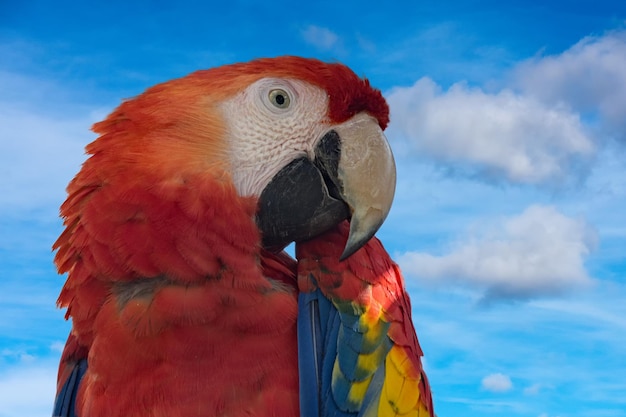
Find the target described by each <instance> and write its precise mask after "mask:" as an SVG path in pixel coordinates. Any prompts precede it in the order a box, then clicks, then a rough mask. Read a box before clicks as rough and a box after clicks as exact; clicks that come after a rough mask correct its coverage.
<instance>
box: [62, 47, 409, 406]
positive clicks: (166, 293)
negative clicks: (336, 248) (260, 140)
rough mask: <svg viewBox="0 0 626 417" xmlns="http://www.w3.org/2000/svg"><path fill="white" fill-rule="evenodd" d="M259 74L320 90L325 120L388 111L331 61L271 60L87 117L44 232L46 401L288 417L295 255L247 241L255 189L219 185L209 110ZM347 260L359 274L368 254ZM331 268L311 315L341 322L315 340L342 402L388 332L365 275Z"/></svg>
mask: <svg viewBox="0 0 626 417" xmlns="http://www.w3.org/2000/svg"><path fill="white" fill-rule="evenodd" d="M263 77H283V78H288V79H298V80H302V81H306V82H308V83H310V84H312V85H314V86H317V87H320V88H322V89H324V90H325V91H326V92H327V94H328V111H327V115H326V118H325V119H324V120H323V121H322V123H324V124H328V126H330V125H332V124H333V123H341V122H343V121H346V120H348V119H349V118H351V117H352V116H354V115H355V114H357V113H359V112H367V113H369V114H370V115H372V116H373V117H375V118H376V119H377V120H378V124H379V125H380V127H381V128H382V129H384V128H385V127H386V125H387V123H388V121H389V115H388V107H387V104H386V103H385V100H384V98H383V97H382V94H381V93H380V92H379V91H378V90H375V89H373V88H371V86H370V85H369V83H368V81H367V80H365V79H361V78H359V77H357V76H356V75H355V74H354V73H353V72H352V71H350V70H349V69H348V68H347V67H345V66H343V65H340V64H325V63H322V62H320V61H316V60H309V59H303V58H296V57H282V58H276V59H261V60H256V61H252V62H250V63H246V64H235V65H229V66H224V67H219V68H214V69H210V70H205V71H198V72H196V73H193V74H190V75H189V76H187V77H184V78H181V79H177V80H172V81H169V82H166V83H163V84H159V85H157V86H154V87H152V88H150V89H148V90H147V91H146V92H144V93H143V94H141V95H140V96H138V97H136V98H133V99H130V100H127V101H125V102H124V103H122V104H121V105H120V106H119V107H118V108H117V109H116V110H115V111H114V112H113V113H112V114H111V115H109V116H108V117H107V118H106V119H105V120H104V121H102V122H100V123H97V124H95V125H94V127H93V130H94V131H95V132H96V133H97V134H98V135H99V137H98V139H97V140H96V141H94V142H93V143H91V144H89V145H88V146H87V148H86V149H87V153H88V154H89V155H90V156H89V158H88V159H87V161H86V162H85V163H84V164H83V167H82V169H81V170H80V172H79V173H78V175H77V176H76V177H75V178H74V179H73V180H72V181H71V182H70V184H69V186H68V189H67V191H68V198H67V200H66V201H65V202H64V203H63V205H62V206H61V215H62V217H63V218H64V225H65V230H64V231H63V233H62V234H61V235H60V236H59V238H58V240H57V241H56V243H55V244H54V249H55V250H56V256H55V263H56V265H57V269H58V271H59V273H61V274H65V273H66V274H67V281H66V282H65V285H64V286H63V289H62V291H61V294H60V295H59V299H58V305H59V306H60V307H63V308H66V309H67V313H66V317H67V318H71V319H72V332H71V334H70V336H69V338H68V342H67V344H66V347H65V351H64V353H63V357H62V360H61V364H60V368H59V379H58V391H57V392H58V398H57V404H56V406H55V413H59V414H60V415H63V416H72V417H74V413H75V414H76V415H77V416H78V417H81V416H90V417H98V416H111V417H115V416H129V415H131V416H132V415H151V416H167V417H176V416H181V417H182V416H185V417H187V416H189V417H193V416H206V415H215V416H218V415H219V416H231V417H237V416H263V417H265V416H276V417H283V416H284V417H293V416H297V415H299V396H300V393H299V381H298V351H297V348H296V346H297V335H296V320H297V315H298V309H299V306H298V289H297V285H296V271H295V269H296V265H295V262H294V261H293V260H291V259H289V258H288V257H287V256H286V255H284V254H272V253H269V252H266V251H265V250H263V249H262V248H261V237H260V232H259V230H258V228H257V226H256V224H255V215H256V210H257V200H256V198H255V197H242V196H240V195H239V194H238V191H237V190H236V187H235V186H234V184H233V181H232V170H233V169H234V168H233V167H232V166H231V164H230V161H229V155H230V153H229V152H230V148H229V144H228V143H226V140H227V138H228V134H227V133H228V132H227V123H226V122H225V115H224V114H222V112H221V110H220V107H219V104H220V103H221V102H223V101H224V100H226V99H228V98H229V97H232V96H233V95H235V94H237V93H239V92H241V91H243V90H244V89H245V88H246V87H247V86H249V85H250V84H251V83H253V82H255V81H257V80H259V79H261V78H263ZM233 117H235V116H233ZM324 126H325V127H326V125H324ZM333 256H334V255H333ZM337 257H338V256H337ZM333 267H334V265H333ZM351 268H352V269H351V271H352V272H351V273H352V274H355V276H358V277H361V275H360V272H362V271H360V269H359V268H361V269H364V270H365V271H369V268H370V266H369V265H364V266H360V265H356V264H354V265H352V267H351ZM367 276H369V275H367V273H366V274H365V275H363V277H367ZM335 278H336V279H337V280H338V281H337V284H338V285H337V289H338V291H339V292H338V293H337V297H335V300H334V301H336V302H337V304H336V305H335V304H332V305H331V304H328V307H332V309H328V311H329V313H328V317H326V318H327V319H328V320H332V321H333V323H345V326H344V327H345V328H341V329H340V328H339V327H336V328H335V327H333V326H331V327H329V328H330V329H331V330H332V331H331V332H329V333H328V336H327V337H329V338H330V340H337V339H338V338H340V339H341V341H342V343H344V342H345V346H346V348H345V349H344V348H342V349H340V350H339V352H338V353H339V354H340V356H341V360H340V361H339V362H337V366H338V367H339V368H338V369H339V370H338V371H337V372H334V371H333V369H334V368H333V366H334V362H333V363H330V365H329V366H330V367H329V368H325V369H324V372H326V374H328V375H329V379H328V381H331V380H332V381H334V382H332V385H333V387H335V388H329V389H333V390H334V391H336V392H337V393H341V396H342V399H341V400H340V402H341V404H342V406H343V407H348V408H349V409H356V408H358V406H359V404H362V403H363V401H364V400H363V398H364V397H365V398H369V397H368V396H370V395H371V392H372V390H371V389H370V388H369V387H372V386H375V385H376V384H382V383H383V379H381V376H382V374H381V373H380V369H381V368H380V366H379V365H378V364H379V363H380V362H381V361H382V360H385V359H384V358H388V357H389V352H390V349H393V346H395V345H393V344H391V343H390V342H389V338H388V337H387V336H386V335H387V334H395V333H394V332H399V334H401V333H402V332H401V330H402V329H395V328H394V322H393V320H391V321H384V320H383V321H384V323H383V322H382V321H381V320H380V317H382V316H381V314H383V310H382V306H379V305H378V304H376V303H370V302H369V301H367V299H366V298H367V297H370V298H372V299H376V300H379V299H380V298H377V297H378V295H377V294H376V291H378V289H377V288H378V287H377V286H376V285H370V284H372V283H369V282H367V278H365V279H366V281H362V278H359V279H361V280H359V279H352V277H350V278H345V277H342V276H341V274H339V275H337V276H336V277H332V279H335ZM327 284H328V285H330V286H332V282H329V283H327ZM327 284H326V283H325V284H324V288H323V290H324V291H326V286H327ZM368 286H371V288H372V291H371V294H369V295H367V294H365V293H367V291H365V293H364V292H363V291H362V290H363V289H364V288H365V289H367V288H368ZM308 293H311V292H308ZM352 296H356V297H357V298H349V297H352ZM358 297H361V298H362V299H359V298H358ZM320 300H322V299H321V298H320ZM349 300H358V301H355V302H354V303H352V302H349ZM341 302H345V304H344V305H340V303H341ZM370 305H371V306H373V307H368V306H370ZM337 306H339V307H341V308H339V307H337ZM363 307H368V308H367V309H365V310H359V309H362V308H363ZM353 308H357V310H351V309H353ZM384 314H385V316H384V317H385V320H386V319H387V317H392V315H390V314H391V313H388V312H384ZM386 323H388V324H386ZM324 326H326V324H325V325H324ZM346 326H347V327H346ZM353 326H356V328H358V329H366V330H360V331H355V330H354V328H353ZM340 330H341V332H339V331H340ZM392 341H394V342H395V340H393V339H392ZM324 343H325V345H324V346H326V345H327V343H326V342H324ZM342 346H344V345H343V344H342ZM385 355H386V356H385ZM399 361H400V362H399V364H400V365H399V366H400V368H399V369H400V371H401V372H406V369H405V368H403V366H404V362H402V358H400V359H399ZM325 366H326V365H325ZM411 369H412V368H411ZM303 371H304V370H303V369H301V370H300V372H303ZM331 375H336V380H335V379H331V377H330V376H331ZM329 383H330V382H329ZM385 383H386V382H385ZM381 386H382V385H381ZM380 392H381V391H380V390H377V391H376V395H377V398H378V397H379V396H380V395H381V394H380ZM338 395H339V394H338Z"/></svg>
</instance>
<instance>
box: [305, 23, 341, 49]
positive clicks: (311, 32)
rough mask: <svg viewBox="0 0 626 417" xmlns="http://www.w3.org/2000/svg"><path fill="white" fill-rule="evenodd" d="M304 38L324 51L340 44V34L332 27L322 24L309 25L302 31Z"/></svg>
mask: <svg viewBox="0 0 626 417" xmlns="http://www.w3.org/2000/svg"><path fill="white" fill-rule="evenodd" d="M302 37H303V38H304V40H305V41H306V42H307V43H309V44H311V45H313V46H315V47H316V48H319V49H321V50H324V51H329V50H331V49H333V48H335V47H337V46H338V45H339V36H337V34H336V33H335V32H333V31H331V30H330V29H327V28H325V27H321V26H315V25H309V26H307V27H306V29H304V30H303V31H302Z"/></svg>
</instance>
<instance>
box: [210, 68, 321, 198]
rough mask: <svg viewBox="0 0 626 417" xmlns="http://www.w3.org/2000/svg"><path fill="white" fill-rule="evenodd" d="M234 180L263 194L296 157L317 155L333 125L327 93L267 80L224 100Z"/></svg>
mask: <svg viewBox="0 0 626 417" xmlns="http://www.w3.org/2000/svg"><path fill="white" fill-rule="evenodd" d="M221 109H222V112H223V116H224V120H225V121H226V125H227V135H228V137H227V138H226V140H227V141H228V143H229V144H230V163H231V168H232V169H231V172H232V176H233V181H234V183H235V186H236V187H237V190H238V191H239V194H240V195H242V196H259V195H260V194H261V192H262V191H263V189H264V188H265V187H266V186H267V184H268V183H269V182H270V180H271V179H272V178H273V177H274V175H276V174H277V173H278V171H280V170H281V169H282V168H283V167H284V166H286V165H287V164H289V163H290V162H291V161H293V160H294V159H297V158H300V157H303V156H305V157H309V158H311V159H313V155H314V153H313V148H314V147H315V144H316V142H317V140H318V139H319V138H320V137H321V136H322V135H323V134H324V133H326V131H327V130H328V129H329V125H328V121H327V120H326V114H327V109H328V96H327V94H326V92H325V91H324V90H322V89H321V88H318V87H315V86H313V85H311V84H308V83H306V82H303V81H300V80H292V79H281V78H263V79H260V80H258V81H256V82H255V83H253V84H251V85H250V86H249V87H248V88H246V89H245V90H243V91H242V92H240V93H239V94H237V95H236V96H234V97H232V98H231V99H229V100H226V101H224V102H223V103H222V104H221Z"/></svg>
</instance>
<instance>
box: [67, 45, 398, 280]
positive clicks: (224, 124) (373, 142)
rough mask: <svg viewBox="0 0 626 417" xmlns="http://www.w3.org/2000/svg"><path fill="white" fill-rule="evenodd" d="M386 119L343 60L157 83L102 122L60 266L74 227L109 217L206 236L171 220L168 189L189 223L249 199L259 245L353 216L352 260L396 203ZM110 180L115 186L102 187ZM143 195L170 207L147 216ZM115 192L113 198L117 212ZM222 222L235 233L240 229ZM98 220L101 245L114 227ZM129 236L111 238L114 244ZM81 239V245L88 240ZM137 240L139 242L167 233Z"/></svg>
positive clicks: (252, 67) (75, 188) (246, 67)
mask: <svg viewBox="0 0 626 417" xmlns="http://www.w3.org/2000/svg"><path fill="white" fill-rule="evenodd" d="M388 121H389V110H388V106H387V104H386V102H385V100H384V98H383V96H382V95H381V93H380V91H378V90H376V89H374V88H372V87H371V86H370V85H369V82H368V81H367V80H365V79H361V78H359V77H358V76H356V75H355V74H354V73H353V72H352V71H351V70H350V69H348V68H347V67H345V66H344V65H341V64H338V63H332V64H329V63H323V62H320V61H317V60H312V59H304V58H297V57H279V58H273V59H260V60H255V61H252V62H248V63H242V64H235V65H228V66H223V67H218V68H214V69H209V70H204V71H198V72H195V73H193V74H190V75H188V76H186V77H183V78H180V79H176V80H171V81H168V82H166V83H163V84H159V85H156V86H154V87H152V88H150V89H148V90H147V91H146V92H144V93H143V94H141V95H140V96H138V97H136V98H133V99H130V100H127V101H125V102H124V103H122V105H120V107H118V108H117V109H116V110H115V111H114V112H113V113H112V114H111V115H110V116H109V117H108V118H107V119H106V120H104V121H102V122H100V123H97V124H96V125H95V126H94V131H95V132H96V133H98V134H99V135H100V137H99V138H98V139H97V140H96V141H94V142H93V143H92V144H90V145H89V146H88V147H87V152H88V153H90V154H91V157H90V158H89V160H87V162H86V163H85V164H84V166H83V169H82V170H81V172H80V173H79V174H78V175H77V177H76V178H75V179H74V180H73V182H72V183H71V184H70V186H69V188H68V191H69V194H70V197H69V198H68V200H67V201H66V203H65V204H64V206H63V207H62V213H63V215H64V216H65V218H66V226H67V228H66V236H65V237H64V236H63V235H62V236H61V238H60V239H59V242H57V247H58V248H60V250H59V252H60V253H59V254H58V255H57V256H58V263H63V262H64V261H65V260H66V258H67V257H66V256H64V251H65V250H64V248H65V246H67V242H69V241H70V240H71V239H70V238H69V237H68V236H67V234H72V233H73V232H74V231H76V230H77V229H78V228H83V229H85V230H87V231H88V232H89V230H91V229H90V227H91V228H92V229H94V228H95V226H93V225H94V224H96V223H98V222H101V219H102V218H103V217H106V218H110V219H112V220H111V221H112V222H114V223H115V222H117V224H119V225H122V223H123V225H124V227H127V228H129V230H130V228H131V226H132V227H135V229H137V228H138V227H139V226H137V224H138V223H142V222H145V220H146V218H148V217H151V218H153V220H154V223H155V224H156V226H155V227H153V229H155V228H156V229H155V230H165V229H167V228H168V227H170V228H173V227H176V228H177V230H179V232H180V233H183V232H184V233H188V236H195V235H196V234H198V233H200V232H197V231H196V232H194V231H193V230H192V229H193V227H194V226H193V222H191V223H189V224H188V223H185V224H184V225H182V223H181V224H179V223H176V224H175V223H174V222H172V221H171V220H170V218H171V216H170V217H168V214H167V213H170V212H171V211H172V210H174V209H172V208H165V205H164V204H163V201H160V200H161V199H165V198H166V197H165V196H166V194H167V196H168V197H167V198H169V199H170V200H172V199H176V201H177V202H176V205H177V206H179V207H182V208H183V209H184V210H183V211H184V212H185V213H186V214H185V215H186V216H187V217H190V218H192V220H193V219H195V218H200V217H203V216H204V217H207V216H209V217H210V216H214V220H215V221H216V222H219V221H220V220H219V218H220V216H223V217H227V214H228V212H229V211H228V210H230V211H231V212H233V211H234V210H236V209H237V208H236V207H235V206H245V207H248V209H247V210H248V211H251V213H249V214H250V215H251V216H252V217H253V218H254V222H255V224H256V226H257V228H258V231H259V232H260V236H261V239H262V240H261V241H262V245H263V246H264V247H265V248H267V249H270V250H272V251H278V250H281V249H282V248H283V247H284V246H286V245H287V244H288V243H290V242H293V241H302V240H306V239H309V238H312V237H314V236H316V235H319V234H321V233H323V232H325V231H326V230H328V229H330V228H332V227H334V226H335V225H337V224H338V223H340V222H342V221H344V220H346V219H349V220H350V235H349V239H348V242H347V244H346V247H345V251H344V253H343V255H342V257H344V258H345V257H347V256H349V255H350V254H352V253H353V252H354V251H356V250H357V249H358V248H359V247H360V246H361V245H362V244H364V243H365V242H366V241H367V240H369V238H371V237H372V236H373V235H374V233H375V232H376V231H377V230H378V228H379V227H380V225H381V224H382V222H383V221H384V219H385V217H386V216H387V213H388V212H389V209H390V206H391V202H392V199H393V194H394V189H395V165H394V160H393V156H392V153H391V150H390V147H389V145H388V143H387V140H386V139H385V136H384V135H383V130H384V129H385V127H386V126H387V123H388ZM207 183H211V187H205V185H206V184H207ZM112 184H117V186H116V187H115V188H116V190H117V191H111V192H109V193H102V192H101V191H102V190H103V189H104V188H106V187H109V188H114V187H112ZM216 184H218V186H217V188H216ZM172 190H174V191H172ZM98 194H101V195H100V196H99V197H95V196H97V195H98ZM225 194H228V195H230V194H233V195H235V196H236V197H235V198H236V199H237V202H236V204H235V203H234V202H229V201H228V199H224V201H225V202H227V203H225V204H224V205H230V204H232V207H231V208H228V207H226V208H219V210H222V212H223V213H226V215H223V214H217V213H214V212H210V213H209V212H207V208H206V207H207V206H206V205H202V202H203V201H209V200H211V199H220V198H223V196H224V195H225ZM90 199H92V200H93V201H91V202H90V201H89V200H90ZM139 199H143V201H142V204H144V205H146V203H145V201H149V204H150V205H151V210H152V208H153V207H162V208H161V209H160V211H159V212H158V213H157V214H150V213H152V212H153V211H154V210H153V211H149V210H145V211H144V210H143V209H139V208H137V204H136V203H137V201H138V200H139ZM113 200H115V201H116V205H115V207H114V208H111V209H108V208H107V207H108V205H109V203H110V202H111V201H113ZM120 202H121V203H120ZM196 206H197V207H196ZM211 210H213V209H211ZM215 210H217V209H215ZM90 212H93V213H92V214H91V217H90V214H89V213H90ZM154 212H155V213H156V211H154ZM222 212H221V213H222ZM223 221H224V222H225V223H224V228H225V229H228V228H229V227H232V228H233V233H235V230H236V229H237V227H238V226H237V225H232V226H229V225H228V219H227V218H225V219H224V220H223ZM99 227H100V229H99V231H98V234H99V236H98V237H95V240H98V241H99V242H104V241H105V240H106V239H109V238H107V234H111V233H113V232H112V231H111V230H113V229H115V228H116V227H115V225H113V224H111V225H109V226H106V225H101V226H99ZM120 227H122V226H120ZM135 229H133V230H135ZM118 230H119V228H118ZM89 233H91V235H90V236H92V237H93V236H95V232H89ZM119 233H122V232H119ZM131 235H132V233H130V232H128V233H124V236H119V237H115V236H113V235H111V236H110V239H109V240H110V241H111V242H112V243H111V242H109V243H107V245H109V246H111V245H113V246H114V245H118V243H117V242H118V241H119V240H121V239H131V237H130V236H131ZM141 236H143V235H141ZM151 236H152V235H151ZM72 239H74V243H72V245H73V246H76V245H77V244H78V245H80V242H79V241H80V240H81V238H79V237H74V238H72ZM135 240H136V242H134V243H133V245H134V247H133V250H138V249H137V248H138V247H142V245H144V246H145V244H146V243H145V241H149V240H150V241H154V240H156V241H159V240H160V241H163V240H165V239H164V238H154V239H152V238H151V239H148V238H145V239H144V238H141V237H138V238H136V239H135ZM151 244H153V243H151ZM119 245H122V243H120V244H119ZM119 245H118V246H119ZM179 246H180V245H179ZM177 247H178V246H177ZM74 252H77V250H74ZM91 252H92V253H93V254H94V255H93V256H94V257H97V255H98V254H99V253H100V252H98V251H97V250H92V251H91ZM120 253H121V252H120ZM107 256H108V255H107ZM115 256H116V257H118V258H119V257H123V258H124V257H125V258H126V259H129V260H132V257H133V255H130V254H129V255H119V254H118V255H115ZM155 262H157V261H155ZM137 263H140V262H139V261H137ZM118 264H119V262H118ZM63 269H65V270H69V267H65V268H63V267H61V268H60V270H63ZM147 271H148V272H149V271H150V270H149V268H148V269H147ZM146 273H147V272H146ZM153 273H158V271H156V270H154V272H153Z"/></svg>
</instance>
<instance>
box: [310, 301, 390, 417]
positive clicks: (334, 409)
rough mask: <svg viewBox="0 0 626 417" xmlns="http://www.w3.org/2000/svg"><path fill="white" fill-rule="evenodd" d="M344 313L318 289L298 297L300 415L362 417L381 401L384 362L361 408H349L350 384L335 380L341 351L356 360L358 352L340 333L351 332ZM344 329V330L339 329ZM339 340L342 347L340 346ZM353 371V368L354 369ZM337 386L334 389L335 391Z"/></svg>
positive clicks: (342, 354) (373, 379) (375, 375)
mask: <svg viewBox="0 0 626 417" xmlns="http://www.w3.org/2000/svg"><path fill="white" fill-rule="evenodd" d="M342 319H344V322H343V323H342ZM345 319H347V317H343V316H342V315H341V314H340V313H339V311H338V310H337V308H336V307H335V306H334V305H333V303H332V302H331V301H330V300H329V299H328V298H326V297H325V296H324V295H323V294H322V292H321V291H320V290H319V289H317V290H316V291H314V292H301V293H300V295H299V299H298V361H299V372H300V416H301V417H362V416H364V415H366V414H368V412H369V411H371V406H372V405H374V406H376V405H377V404H378V399H379V397H380V392H381V389H382V386H383V382H384V379H385V369H384V366H381V367H379V368H378V370H377V371H376V372H375V373H374V375H373V377H372V381H371V382H370V385H369V388H368V390H367V393H366V395H365V398H364V400H363V407H362V408H361V409H360V410H355V411H346V410H342V409H341V408H339V406H338V404H337V403H338V402H339V403H342V404H343V408H344V409H345V408H347V407H346V404H344V403H345V401H346V399H347V398H348V390H349V389H350V384H349V383H348V381H345V383H342V381H337V380H336V381H335V386H334V387H333V367H334V365H335V360H336V359H337V357H338V355H341V356H342V358H343V357H344V355H347V356H349V357H350V360H347V359H346V360H347V362H349V363H352V362H354V363H356V359H357V355H358V353H357V352H356V351H355V350H354V348H353V347H348V346H347V345H346V344H342V343H341V340H342V339H344V338H343V337H341V333H348V334H351V333H352V332H350V331H347V329H342V327H344V326H345V324H346V321H347V320H345ZM340 330H343V331H340ZM338 342H339V344H340V346H341V349H338ZM352 372H354V370H352ZM333 390H334V393H333Z"/></svg>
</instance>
